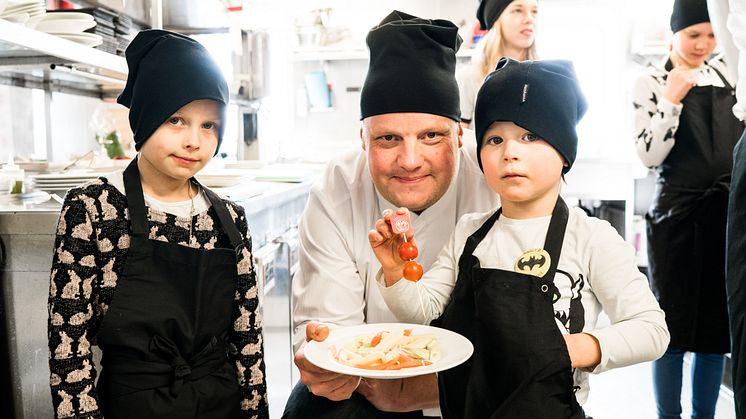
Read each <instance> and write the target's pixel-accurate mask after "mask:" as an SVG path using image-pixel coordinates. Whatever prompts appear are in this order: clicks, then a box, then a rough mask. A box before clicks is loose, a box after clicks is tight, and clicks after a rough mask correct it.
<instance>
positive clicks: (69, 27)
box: [36, 19, 96, 33]
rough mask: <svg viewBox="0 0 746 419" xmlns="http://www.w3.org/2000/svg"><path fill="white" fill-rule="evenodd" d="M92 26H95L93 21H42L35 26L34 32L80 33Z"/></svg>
mask: <svg viewBox="0 0 746 419" xmlns="http://www.w3.org/2000/svg"><path fill="white" fill-rule="evenodd" d="M94 26H96V22H95V21H93V20H84V19H53V20H48V19H43V20H42V21H41V22H39V23H38V24H37V25H36V30H37V31H42V32H58V33H59V32H62V33H80V32H83V31H84V30H86V29H90V28H92V27H94Z"/></svg>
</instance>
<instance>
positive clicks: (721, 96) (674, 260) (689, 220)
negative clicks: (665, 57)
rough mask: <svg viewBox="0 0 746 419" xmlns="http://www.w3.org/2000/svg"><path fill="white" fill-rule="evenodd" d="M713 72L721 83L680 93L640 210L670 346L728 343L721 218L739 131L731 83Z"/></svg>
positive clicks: (709, 348) (718, 348) (712, 348)
mask: <svg viewBox="0 0 746 419" xmlns="http://www.w3.org/2000/svg"><path fill="white" fill-rule="evenodd" d="M713 70H714V69H713ZM715 71H716V72H717V70H715ZM717 74H718V75H719V76H720V78H721V79H722V80H723V82H724V84H725V87H715V86H701V87H700V86H697V87H694V88H692V89H691V90H690V91H689V93H688V94H687V95H686V97H685V98H684V100H683V101H682V103H683V105H684V106H683V111H682V113H681V116H680V117H679V128H678V129H677V131H676V134H675V136H674V138H675V140H676V143H675V145H674V146H673V149H671V152H670V153H669V154H668V156H667V157H666V159H665V160H664V161H663V163H662V164H661V165H660V166H659V167H658V168H657V172H658V181H657V185H656V192H655V199H654V201H653V204H652V206H651V209H650V211H649V212H648V214H647V215H646V220H647V238H648V262H649V277H650V284H651V287H652V289H653V292H654V294H655V296H656V297H657V299H658V302H659V303H660V306H661V308H662V309H663V311H665V313H666V323H667V324H668V330H669V331H670V333H671V343H670V347H672V348H676V349H682V350H687V351H695V352H705V353H726V352H728V351H729V347H730V341H729V331H728V313H727V308H726V297H725V224H726V212H727V204H728V193H729V190H730V174H731V169H732V164H733V162H732V155H733V148H734V146H735V145H736V142H738V139H739V137H740V135H741V133H742V132H743V124H742V123H741V122H740V121H739V120H738V119H736V118H735V116H733V112H732V110H731V109H732V107H733V105H734V104H735V103H736V98H735V92H734V89H733V87H731V85H730V84H729V83H728V81H727V80H725V78H724V77H723V76H722V75H721V74H720V73H719V72H717Z"/></svg>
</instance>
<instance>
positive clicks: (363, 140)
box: [360, 125, 365, 151]
mask: <svg viewBox="0 0 746 419" xmlns="http://www.w3.org/2000/svg"><path fill="white" fill-rule="evenodd" d="M360 142H361V144H360V145H362V146H363V151H365V138H364V137H363V126H362V125H360Z"/></svg>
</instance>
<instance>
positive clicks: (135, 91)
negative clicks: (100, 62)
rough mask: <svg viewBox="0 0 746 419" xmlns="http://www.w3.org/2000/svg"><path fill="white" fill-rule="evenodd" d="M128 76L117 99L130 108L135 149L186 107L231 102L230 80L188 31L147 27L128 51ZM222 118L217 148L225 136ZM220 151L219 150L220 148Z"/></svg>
mask: <svg viewBox="0 0 746 419" xmlns="http://www.w3.org/2000/svg"><path fill="white" fill-rule="evenodd" d="M125 56H126V58H127V66H128V67H129V75H128V77H127V84H126V86H125V87H124V91H122V94H121V95H119V97H118V98H117V102H119V103H121V104H122V105H124V106H126V107H128V108H129V109H130V113H129V120H130V127H131V128H132V132H133V133H134V139H135V149H137V150H140V147H142V145H143V143H144V142H145V141H146V140H147V139H148V138H150V136H151V135H152V134H153V132H155V130H156V129H157V128H158V127H159V126H160V125H161V124H163V121H165V120H167V119H168V118H169V117H170V116H171V115H173V114H174V112H176V111H178V110H179V109H180V108H181V107H182V106H184V105H187V104H189V103H190V102H193V101H195V100H200V99H212V100H214V101H216V102H218V103H220V104H222V105H223V106H222V107H221V108H222V110H221V111H224V110H225V105H227V104H228V84H227V83H226V81H225V78H224V77H223V74H222V73H221V71H220V69H219V68H218V66H217V64H216V63H215V61H214V60H213V59H212V58H211V57H210V54H209V53H208V52H207V50H206V49H205V47H203V46H202V45H201V44H200V43H199V42H197V41H195V40H194V39H192V38H189V37H187V36H184V35H181V34H178V33H174V32H168V31H163V30H159V29H153V30H146V31H142V32H140V33H138V34H137V36H135V39H133V40H132V42H131V43H130V44H129V46H128V47H127V50H126V51H125ZM224 125H225V123H224V121H223V123H222V124H220V127H219V129H220V131H219V132H218V149H219V148H220V143H221V141H222V140H223V127H224ZM215 152H216V153H217V149H216V151H215Z"/></svg>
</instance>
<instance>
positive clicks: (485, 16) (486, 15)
mask: <svg viewBox="0 0 746 419" xmlns="http://www.w3.org/2000/svg"><path fill="white" fill-rule="evenodd" d="M512 2H513V0H480V2H479V8H478V9H477V19H479V29H481V30H483V31H486V30H489V29H492V25H494V24H495V21H496V20H497V19H499V18H500V15H501V14H502V13H503V11H505V8H507V7H508V5H509V4H510V3H512Z"/></svg>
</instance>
